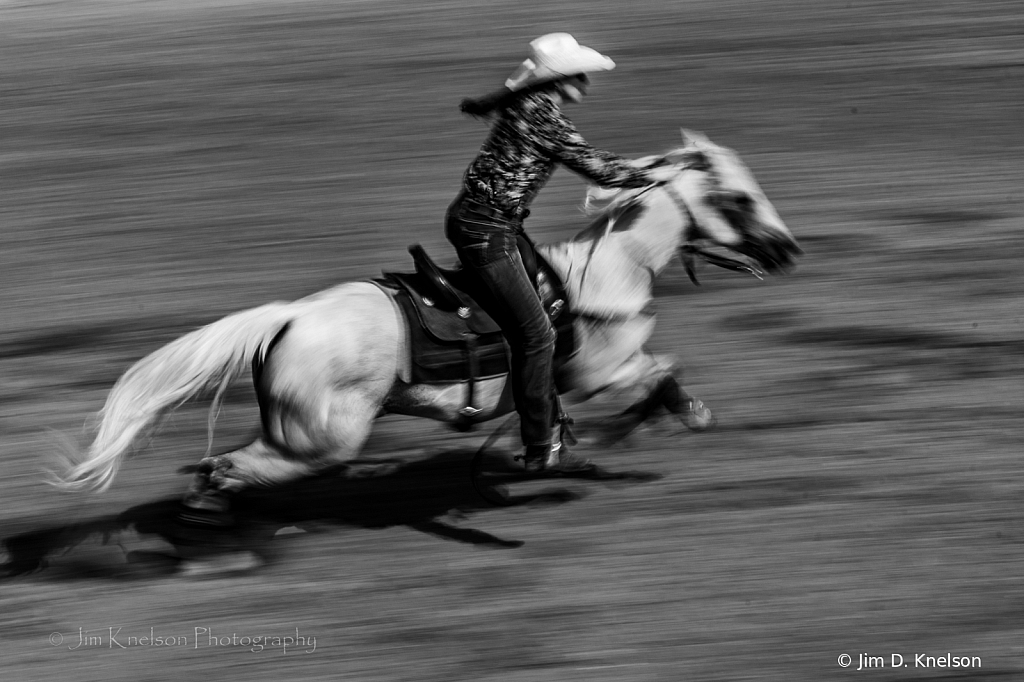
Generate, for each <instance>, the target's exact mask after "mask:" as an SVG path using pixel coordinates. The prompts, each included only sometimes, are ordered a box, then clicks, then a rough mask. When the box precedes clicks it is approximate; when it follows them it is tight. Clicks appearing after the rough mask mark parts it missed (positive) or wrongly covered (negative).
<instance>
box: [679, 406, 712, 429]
mask: <svg viewBox="0 0 1024 682" xmlns="http://www.w3.org/2000/svg"><path fill="white" fill-rule="evenodd" d="M681 416H682V420H683V424H685V425H686V428H688V429H690V430H691V431H697V432H700V431H707V430H708V429H710V428H712V427H713V426H714V425H715V422H716V420H715V415H713V414H711V410H710V409H708V406H707V405H705V404H704V402H703V401H702V400H701V399H700V398H690V406H689V408H688V409H687V410H686V412H684V413H683V414H682V415H681Z"/></svg>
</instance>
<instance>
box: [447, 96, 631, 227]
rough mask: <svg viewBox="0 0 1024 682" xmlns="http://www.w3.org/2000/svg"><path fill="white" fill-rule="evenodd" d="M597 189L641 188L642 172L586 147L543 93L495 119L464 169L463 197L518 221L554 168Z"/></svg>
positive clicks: (618, 158) (522, 100) (519, 102)
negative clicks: (569, 172) (564, 169)
mask: <svg viewBox="0 0 1024 682" xmlns="http://www.w3.org/2000/svg"><path fill="white" fill-rule="evenodd" d="M559 163H561V164H563V165H564V166H566V167H567V168H569V169H570V170H573V171H575V172H576V173H579V174H580V175H582V176H584V177H586V178H588V179H590V180H591V181H592V182H594V183H596V184H598V185H600V186H602V187H644V186H646V185H649V184H650V183H651V181H650V179H649V178H648V176H647V172H646V171H645V170H643V169H640V168H636V167H635V166H632V165H630V164H629V162H628V161H627V160H626V159H624V158H622V157H621V156H617V155H616V154H612V153H610V152H606V151H601V150H599V149H594V148H593V147H591V146H590V145H589V144H588V143H587V141H586V140H584V139H583V137H582V136H581V135H580V134H579V133H578V132H576V126H574V125H573V123H572V121H570V120H569V119H568V118H566V116H565V114H563V113H562V111H561V110H560V109H559V108H558V104H557V103H556V101H555V100H554V98H553V96H552V95H551V94H550V93H547V92H535V93H530V94H528V95H524V96H523V97H520V98H519V99H517V100H515V101H514V102H513V103H512V104H510V105H509V106H508V107H506V108H505V109H504V110H503V111H502V112H501V113H500V114H499V116H498V119H497V120H496V121H495V123H494V126H493V127H492V128H491V133H490V135H489V136H488V137H487V140H486V141H485V142H484V144H483V146H482V147H481V149H480V153H479V154H478V155H477V157H476V159H474V160H473V163H472V164H470V166H469V168H468V169H467V170H466V174H465V176H464V178H463V185H464V189H465V193H466V196H467V197H468V198H469V199H470V200H472V201H476V202H478V203H481V204H486V205H488V206H492V207H494V208H496V209H498V210H499V211H501V212H502V213H504V214H506V215H508V216H510V217H514V218H522V217H523V216H524V214H526V212H527V209H528V208H529V206H530V202H532V201H533V198H534V197H535V196H536V195H537V193H538V192H539V191H540V190H541V188H542V187H544V185H545V184H546V183H547V181H548V179H549V178H550V177H551V174H552V173H553V172H554V170H555V166H556V165H557V164H559Z"/></svg>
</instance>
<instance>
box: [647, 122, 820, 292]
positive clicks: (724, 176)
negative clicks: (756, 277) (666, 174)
mask: <svg viewBox="0 0 1024 682" xmlns="http://www.w3.org/2000/svg"><path fill="white" fill-rule="evenodd" d="M683 141H684V146H682V147H680V148H679V149H677V150H674V151H672V152H670V153H669V154H667V155H666V156H665V158H666V159H667V160H668V161H669V162H671V163H675V164H678V165H679V167H680V168H681V169H682V170H681V172H680V174H679V176H678V177H677V178H676V179H675V180H673V181H672V182H669V183H667V184H666V185H665V189H666V190H667V191H668V193H669V194H670V195H672V196H673V199H674V200H675V201H676V203H677V204H678V207H679V209H680V210H681V211H684V212H686V213H688V214H689V216H690V217H691V218H692V220H691V221H690V222H691V227H690V230H689V233H688V234H686V235H685V236H684V239H685V241H686V245H685V246H684V253H686V252H689V253H694V252H696V253H699V254H700V255H703V256H705V257H706V258H708V260H709V261H710V262H712V263H715V264H717V265H723V266H724V267H730V263H731V264H733V265H738V262H737V261H730V260H729V259H721V258H718V259H716V258H715V257H714V256H713V255H711V254H707V253H703V252H701V251H700V249H699V246H697V245H698V244H700V243H701V242H704V243H707V242H711V243H713V244H716V245H718V246H723V247H726V248H728V249H731V250H732V251H735V252H737V253H739V254H742V255H744V256H746V257H747V258H750V259H751V260H753V261H754V262H755V263H756V264H757V265H758V266H759V267H760V268H763V269H764V270H766V271H767V272H771V273H777V272H785V271H786V270H787V269H788V268H789V267H790V266H792V265H793V263H794V262H795V260H796V257H797V256H798V255H800V254H801V253H802V250H801V249H800V247H799V246H798V245H797V243H796V240H795V239H794V238H793V235H792V234H791V233H790V231H789V229H788V228H787V227H786V225H785V223H783V222H782V218H780V217H779V214H778V212H776V210H775V207H773V206H772V204H771V202H769V201H768V198H767V197H766V196H765V195H764V192H762V191H761V188H760V186H759V185H758V184H757V181H756V180H754V176H753V174H751V172H750V170H748V169H747V167H746V166H745V165H744V164H743V162H742V161H740V158H739V156H738V155H737V154H736V152H734V151H732V150H731V149H727V148H725V147H721V146H719V145H717V144H715V143H714V142H712V141H711V140H709V139H707V138H706V137H704V136H703V135H701V134H699V133H692V132H689V131H685V130H684V131H683ZM686 170H689V171H698V172H696V173H692V172H683V171H686ZM684 260H685V259H684ZM716 261H717V262H716ZM751 271H753V272H755V273H756V269H751ZM691 275H692V273H691Z"/></svg>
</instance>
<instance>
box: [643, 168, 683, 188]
mask: <svg viewBox="0 0 1024 682" xmlns="http://www.w3.org/2000/svg"><path fill="white" fill-rule="evenodd" d="M677 175H679V168H678V167H676V166H655V167H654V168H648V169H647V177H648V179H649V180H650V181H651V182H653V183H655V184H657V185H662V184H664V183H666V182H669V181H671V180H673V179H675V177H676V176H677Z"/></svg>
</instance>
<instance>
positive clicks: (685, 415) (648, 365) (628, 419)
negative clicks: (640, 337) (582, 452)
mask: <svg viewBox="0 0 1024 682" xmlns="http://www.w3.org/2000/svg"><path fill="white" fill-rule="evenodd" d="M617 374H618V376H619V377H623V378H622V379H621V380H620V381H621V382H622V384H621V385H620V386H619V387H618V388H620V389H624V390H627V391H629V392H632V393H634V394H638V395H639V396H640V397H639V398H637V400H636V401H635V402H633V403H632V404H631V405H630V406H629V407H627V408H626V409H625V410H623V411H622V412H620V413H619V414H618V415H616V416H615V417H613V418H612V419H611V420H609V422H608V424H607V425H606V426H605V427H604V429H603V430H604V434H603V437H602V439H601V440H602V441H603V442H604V443H606V444H610V443H614V442H617V441H619V440H621V439H623V438H625V437H626V436H627V435H628V434H629V433H630V432H632V431H633V430H634V429H636V428H637V427H638V426H640V424H642V423H644V422H645V421H647V420H648V419H650V418H651V417H653V416H655V415H656V414H658V413H659V412H660V411H661V410H662V409H665V410H667V411H668V412H669V413H670V414H674V415H676V416H678V417H679V419H680V421H682V422H683V424H685V425H686V427H687V428H688V429H690V430H691V431H706V430H707V429H709V428H711V427H712V426H713V425H714V423H715V418H714V415H712V413H711V410H710V409H708V407H707V406H706V405H705V404H704V403H703V401H701V400H700V399H699V398H695V397H693V396H691V395H689V394H688V393H686V391H685V390H683V387H682V382H681V380H680V378H681V376H682V369H681V368H680V367H679V364H678V362H677V361H676V360H675V358H672V357H670V356H667V355H651V354H649V353H645V352H642V351H641V352H637V353H636V354H635V355H634V356H633V357H631V358H630V360H629V361H628V362H627V363H626V364H625V365H624V366H623V367H622V369H621V370H620V371H619V372H617Z"/></svg>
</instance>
